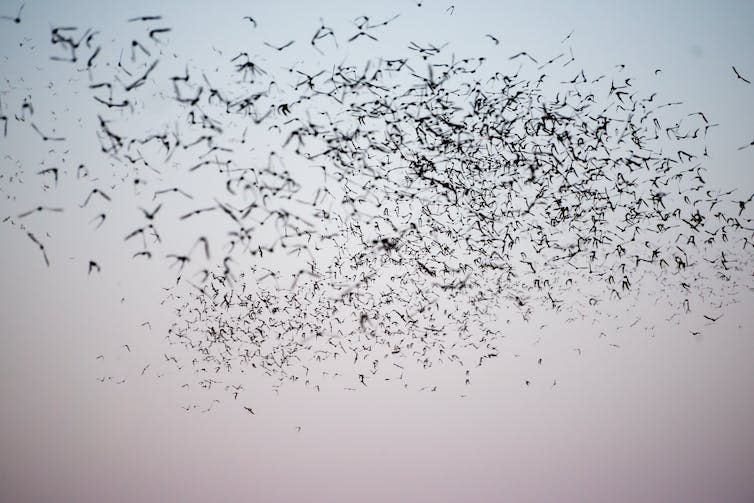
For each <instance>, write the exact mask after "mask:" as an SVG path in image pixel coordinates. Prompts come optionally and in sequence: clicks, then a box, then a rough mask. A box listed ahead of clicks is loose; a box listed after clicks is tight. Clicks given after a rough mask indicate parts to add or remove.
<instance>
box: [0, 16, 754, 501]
mask: <svg viewBox="0 0 754 503" xmlns="http://www.w3.org/2000/svg"><path fill="white" fill-rule="evenodd" d="M449 6H450V3H448V2H445V3H441V2H437V1H424V2H423V3H422V6H421V7H418V6H417V4H416V2H409V1H406V2H403V1H400V2H381V3H380V5H373V3H371V2H370V3H367V2H363V3H356V2H345V1H343V2H321V3H316V5H315V2H284V1H280V2H258V3H257V2H243V3H240V2H235V3H228V4H227V5H223V6H222V7H219V6H209V5H208V4H206V3H204V2H180V3H179V2H172V3H166V4H164V5H160V6H159V7H157V6H155V5H153V4H152V3H151V2H129V3H125V2H121V3H115V2H102V3H94V2H60V3H56V2H27V4H26V6H25V9H24V12H23V18H24V19H23V22H22V23H21V24H20V25H15V24H12V23H9V22H7V21H6V22H3V24H2V25H0V28H1V31H0V47H2V53H1V54H0V58H2V59H0V79H2V82H1V83H0V92H2V94H1V95H0V96H1V97H2V105H3V107H4V110H3V111H4V112H6V113H7V112H8V111H11V112H13V111H15V110H16V109H17V108H18V103H19V99H18V98H19V96H20V97H23V96H25V95H26V94H27V91H25V90H24V89H11V86H12V85H17V84H18V82H19V77H22V78H23V79H24V81H23V82H24V83H23V86H27V88H28V89H31V91H28V94H33V96H34V104H35V107H36V109H37V110H36V111H35V117H40V119H39V124H40V126H41V125H42V124H44V123H45V122H46V121H45V120H44V119H42V118H41V117H44V114H45V113H49V110H58V113H60V114H61V115H62V113H63V111H64V109H65V108H71V109H72V110H73V111H69V112H68V115H72V116H79V115H80V116H91V115H93V110H95V109H94V108H92V105H91V103H90V101H86V103H87V104H81V105H79V104H78V103H77V102H76V101H75V98H74V97H65V98H64V97H63V96H58V97H55V96H50V95H49V93H47V94H44V93H42V92H41V89H43V88H44V87H45V86H47V84H48V82H50V81H54V82H55V84H56V86H61V85H62V86H63V87H65V82H59V81H58V80H57V75H56V73H55V66H54V65H51V64H50V61H49V56H50V55H51V54H52V53H53V52H52V50H51V48H50V44H49V29H50V26H56V25H76V26H78V27H79V28H86V27H90V26H91V27H93V28H96V29H99V30H101V31H102V32H103V33H106V35H105V36H104V39H105V43H106V41H107V40H108V39H109V38H108V37H109V35H110V34H114V33H118V30H121V29H123V26H124V23H123V21H124V20H125V19H127V18H129V17H133V16H137V15H146V14H161V15H163V16H164V21H163V23H162V24H164V25H166V26H172V27H173V28H174V32H173V33H171V34H170V37H169V38H170V40H171V43H170V46H169V47H170V49H174V48H179V49H180V51H182V54H183V55H184V56H185V55H186V54H190V55H192V57H193V58H194V61H193V64H196V65H198V66H203V67H211V65H212V64H213V59H212V58H214V57H219V56H216V53H213V50H212V48H213V47H214V48H216V49H218V50H221V51H223V53H224V56H223V58H224V61H227V59H229V58H230V57H232V56H233V55H234V54H235V53H234V52H232V51H233V50H235V49H238V50H249V51H250V52H251V51H257V52H259V53H260V54H266V57H267V58H268V62H266V63H265V64H268V65H277V64H278V62H277V61H276V59H275V57H276V56H275V55H274V54H270V53H269V52H266V53H265V52H263V51H262V50H261V49H259V48H258V46H259V44H260V43H261V41H262V40H267V41H269V42H271V43H276V44H277V43H280V44H282V43H283V42H285V41H287V40H289V39H292V38H296V39H297V40H298V42H297V44H298V45H300V46H301V47H300V50H301V51H302V52H292V53H291V55H290V56H287V57H290V58H292V59H294V60H297V59H302V58H318V56H317V55H316V53H313V52H311V51H310V52H304V49H306V47H305V46H306V44H307V43H308V39H309V38H310V37H311V34H312V33H313V32H314V31H315V30H316V28H317V27H318V26H319V18H320V17H323V18H325V21H326V22H327V24H330V25H334V26H341V27H343V28H342V29H343V30H346V29H348V28H347V27H348V25H349V24H348V23H349V20H351V19H354V18H356V17H357V16H358V15H361V14H367V15H369V16H370V17H372V18H373V19H375V20H379V19H387V18H389V17H391V16H392V15H393V14H396V13H401V14H402V16H401V17H400V18H398V19H397V20H396V21H395V22H394V23H393V24H392V25H391V26H390V29H389V30H386V31H385V32H384V33H385V36H384V37H382V38H381V40H380V42H379V43H374V44H367V43H363V44H359V45H356V44H354V47H353V48H352V49H350V48H349V50H352V51H353V52H354V54H353V57H358V55H359V54H373V55H379V54H380V52H381V51H385V52H389V51H393V50H397V51H402V52H405V45H406V41H408V40H416V41H419V42H422V43H423V42H435V43H438V44H439V43H444V42H451V44H452V47H453V48H454V50H456V51H457V52H458V53H459V54H460V53H464V54H474V53H475V51H484V52H485V53H486V54H490V53H493V56H491V57H494V52H493V51H497V52H498V53H499V56H498V57H499V63H500V65H501V67H503V66H504V68H506V70H510V69H511V68H512V69H513V70H515V66H511V64H510V63H509V62H508V61H507V57H508V56H509V55H511V54H514V53H517V52H519V51H521V50H526V51H528V52H530V53H531V54H534V55H535V56H541V57H542V58H543V59H544V57H545V56H554V55H556V54H558V53H559V52H560V51H561V50H562V47H563V46H561V45H560V41H561V40H562V39H563V38H564V37H565V36H566V35H567V34H568V33H570V32H571V30H573V31H574V33H573V35H572V37H571V39H570V40H569V43H570V46H571V47H573V50H574V53H575V55H576V57H577V65H578V68H581V67H583V68H585V69H587V70H589V71H590V72H592V74H595V75H599V74H602V73H608V72H611V71H613V69H614V66H615V65H616V64H626V65H627V67H628V71H627V74H626V76H629V75H631V76H634V77H637V79H640V80H639V82H637V84H636V85H637V86H638V87H639V88H641V89H646V90H648V91H650V92H651V91H653V90H656V91H658V92H659V93H661V95H662V97H663V99H667V100H675V99H678V100H682V101H684V102H685V104H684V105H683V106H684V107H685V109H686V110H687V111H688V113H691V112H696V111H703V112H704V113H705V115H707V117H708V118H709V119H710V121H711V122H718V123H720V127H718V128H715V129H714V130H713V132H712V133H711V135H710V137H709V138H708V145H709V150H710V155H711V158H710V159H708V160H707V161H706V164H705V167H706V168H707V169H708V173H707V177H706V179H707V181H708V182H709V183H710V185H711V186H713V187H720V188H723V189H726V188H738V189H739V192H738V194H739V195H740V196H741V198H746V197H748V195H749V194H751V192H752V191H754V171H753V168H754V166H752V154H754V149H748V150H741V151H739V150H737V147H739V146H741V145H745V144H747V143H749V142H750V141H752V139H754V115H753V114H752V112H753V111H754V110H753V109H754V106H753V104H754V100H752V98H753V97H754V86H747V85H745V84H744V83H742V82H741V81H737V80H736V79H735V76H734V75H733V72H732V70H731V65H735V66H736V68H737V69H738V70H739V71H740V72H741V73H742V74H743V75H745V76H747V77H754V55H753V54H752V51H751V48H752V47H754V34H753V33H752V32H754V30H751V27H752V25H754V4H751V3H750V2H744V1H742V2H727V3H721V4H718V3H713V2H683V3H675V5H674V4H671V3H670V2H664V3H661V4H656V3H654V2H632V3H631V4H629V3H623V2H621V3H619V2H596V1H595V2H578V3H572V4H568V5H565V3H564V2H556V1H551V2H467V3H464V4H460V3H457V4H455V8H454V9H453V13H452V15H451V14H450V13H449V12H447V11H446V9H447V8H448V7H449ZM17 9H18V5H16V4H15V3H9V2H7V1H3V2H2V3H0V14H5V15H15V12H16V11H17ZM244 15H252V16H253V17H254V18H255V19H256V20H257V21H258V23H259V28H258V30H256V31H254V30H251V29H250V28H249V26H248V22H244V21H242V20H241V17H242V16H244ZM349 31H350V29H349ZM344 33H345V32H344ZM485 33H491V34H494V35H495V36H497V37H498V38H499V39H500V41H501V44H500V46H497V47H493V46H491V43H490V41H489V40H488V39H486V38H484V34H485ZM24 37H29V38H30V40H24ZM344 38H345V37H344V36H343V37H341V44H343V43H344V40H343V39H344ZM19 44H22V45H19ZM244 47H246V49H244ZM297 49H299V48H297ZM226 51H227V52H226ZM213 54H215V55H213ZM491 64H494V60H493V61H492V63H491ZM37 65H38V67H39V68H41V70H37V69H36V68H37ZM280 66H283V65H282V64H280ZM655 68H661V69H662V73H661V75H659V76H655V75H654V69H655ZM179 71H180V70H179ZM80 78H81V79H82V81H85V79H86V75H85V74H82V75H81V77H80ZM56 89H57V88H56ZM59 92H60V93H64V92H65V91H64V89H61V90H59ZM72 100H73V101H72ZM82 103H83V102H82ZM78 106H81V107H87V106H88V107H89V108H88V109H86V108H82V109H81V110H80V112H79V111H78V110H79V109H77V107H78ZM13 128H14V124H13V122H11V124H10V125H9V136H8V138H0V153H2V155H6V153H7V154H9V155H10V156H11V158H10V159H9V158H7V157H6V158H3V159H2V161H1V162H2V164H0V166H1V170H2V173H3V174H4V175H5V176H11V175H12V172H13V171H14V169H15V166H16V161H19V162H20V163H21V165H23V164H24V162H23V161H25V160H26V159H34V158H36V157H35V156H36V155H38V154H39V149H40V148H47V147H49V145H42V144H41V142H40V141H39V137H38V136H36V135H35V133H34V132H33V131H31V132H29V131H26V130H24V131H20V130H19V128H16V130H15V131H14V130H13ZM26 129H28V128H26ZM86 131H91V130H86ZM68 137H69V140H71V142H72V143H73V144H74V145H76V144H78V145H79V147H80V148H82V149H86V146H87V145H88V144H93V139H92V138H91V137H83V136H82V137H77V136H76V135H75V132H71V133H70V134H68ZM259 141H266V139H259ZM92 162H96V157H92ZM71 163H73V161H71ZM77 163H78V162H76V164H77ZM26 169H28V170H29V171H30V172H36V170H37V169H36V167H29V168H26ZM7 180H8V178H6V179H5V183H2V184H0V186H2V187H3V188H4V189H5V190H6V191H7V193H8V194H11V193H12V194H13V195H14V197H16V199H15V200H12V199H5V195H6V194H3V196H4V200H3V202H2V206H0V218H5V216H7V215H17V214H18V213H19V212H20V211H24V210H26V209H29V208H31V207H33V206H35V205H36V204H37V203H36V199H34V197H35V194H34V192H33V189H32V188H31V187H29V184H30V183H31V182H32V181H34V182H35V183H38V182H37V181H36V180H35V179H34V178H33V177H32V178H30V181H29V182H27V184H26V185H24V184H21V183H15V182H12V183H11V182H8V181H7ZM69 188H70V190H67V188H66V186H62V187H61V188H60V189H59V193H60V196H59V197H60V198H61V204H62V203H70V202H71V201H75V202H76V203H80V202H81V201H83V198H84V197H85V196H86V191H85V190H83V189H82V188H80V187H69ZM74 189H75V190H74ZM74 191H75V193H74ZM115 214H116V212H113V215H114V216H115ZM68 216H70V215H68ZM135 216H138V214H136V215H135ZM39 218H40V219H42V220H43V219H47V218H49V223H50V225H51V226H53V228H54V232H53V233H54V234H55V239H54V240H50V249H49V251H48V253H49V254H50V258H51V261H52V267H51V268H50V269H48V268H46V267H45V266H44V264H43V262H42V260H41V258H40V256H39V254H38V250H36V249H35V248H34V247H33V246H31V245H30V243H29V241H28V239H27V238H26V237H25V234H24V233H23V232H20V231H19V230H18V228H16V227H12V226H10V225H0V243H2V256H1V257H2V260H1V261H0V278H2V283H1V284H2V291H1V292H0V296H2V298H1V299H0V320H2V324H1V325H0V334H2V336H1V337H0V404H1V405H0V500H2V501H29V502H38V501H92V502H95V501H124V502H125V501H166V500H167V501H286V502H290V501H312V502H314V501H323V502H325V501H574V502H576V501H579V502H589V501H594V502H601V501H626V502H635V501H658V502H664V501H687V502H690V501H700V502H702V501H726V502H738V501H740V502H747V501H752V499H753V498H754V476H753V475H754V428H752V427H751V425H752V424H754V398H752V396H754V365H752V363H751V362H752V361H754V337H752V335H753V334H752V329H751V327H752V321H754V315H753V314H752V311H751V309H752V306H753V305H754V304H752V301H753V300H754V294H752V292H751V291H742V292H739V293H737V294H736V296H735V297H734V298H732V299H728V301H729V302H734V303H733V304H731V305H730V306H728V307H726V308H725V309H721V311H724V316H723V317H722V318H721V319H720V321H718V322H716V323H715V324H708V325H703V324H702V325H699V324H698V323H697V324H691V322H688V321H685V320H676V319H673V320H671V321H668V320H667V318H669V317H670V316H671V315H672V313H671V312H663V311H662V310H660V309H658V308H656V307H654V306H653V304H654V300H655V298H656V297H657V296H661V295H663V293H662V292H660V291H659V290H656V291H653V292H647V293H646V295H644V296H643V300H641V301H640V302H639V303H637V304H633V303H630V304H629V303H626V304H623V305H617V306H613V310H614V311H615V312H616V313H618V315H616V317H615V318H609V319H608V318H605V319H604V320H603V321H601V322H600V323H594V322H593V321H592V320H582V321H575V322H571V323H567V324H566V323H564V319H563V317H558V316H553V315H550V314H547V313H543V314H541V315H540V316H538V317H536V318H535V319H533V320H532V321H531V322H529V323H525V322H523V321H522V320H520V316H519V317H516V315H513V314H512V315H511V318H510V319H511V323H510V324H505V325H504V329H505V332H504V333H505V335H506V340H505V342H504V343H503V345H502V348H503V354H502V355H501V357H500V358H498V359H497V360H492V361H491V363H489V364H488V365H487V366H485V367H482V368H480V369H476V370H474V372H473V379H472V385H471V386H464V385H463V380H462V379H460V377H459V376H460V370H459V369H458V368H452V369H451V368H449V367H448V368H440V369H437V368H435V369H434V370H433V372H432V373H429V374H426V375H424V374H422V375H416V376H414V380H412V381H411V383H410V386H409V387H408V388H404V387H403V386H402V385H401V384H398V383H396V382H378V381H376V380H375V381H374V382H372V383H370V386H369V387H367V388H363V389H359V390H358V391H357V392H349V391H346V390H344V389H343V388H344V387H349V386H353V385H354V382H353V381H344V380H333V381H332V384H331V385H323V386H322V387H321V391H320V392H316V391H314V390H312V389H305V388H304V387H303V386H296V385H288V386H283V387H282V388H281V389H280V391H279V392H274V391H273V390H272V389H271V384H272V381H271V380H269V379H264V378H260V377H257V376H249V377H248V378H247V379H246V380H245V381H244V384H245V387H246V390H245V392H244V393H243V395H242V396H239V399H238V400H233V399H232V396H229V395H228V393H224V392H222V391H221V390H219V391H218V390H210V391H205V390H201V389H198V387H197V386H196V383H195V380H192V379H191V377H187V376H185V375H183V374H182V373H180V372H177V371H175V369H174V368H173V367H172V366H166V365H165V359H164V357H163V354H171V352H173V351H175V348H171V347H168V346H167V344H166V343H165V341H164V334H165V332H166V330H167V329H168V328H169V327H170V324H171V323H172V321H173V319H172V313H171V311H170V310H169V309H166V308H165V307H163V306H161V305H160V301H161V300H163V299H164V297H165V293H164V291H162V290H161V289H162V287H163V286H166V285H168V284H170V283H171V281H172V277H173V276H172V273H170V272H169V271H167V270H166V264H165V262H160V261H154V262H152V263H146V264H143V263H139V264H137V263H134V262H132V261H130V260H128V257H130V253H125V252H124V251H123V250H122V249H119V248H121V247H120V243H121V242H122V237H123V236H122V233H119V232H120V231H116V230H114V229H113V230H110V227H109V226H104V227H103V229H102V232H98V233H96V234H93V233H92V232H91V229H90V228H88V227H87V226H86V221H87V220H88V219H86V218H84V215H83V213H82V216H81V218H79V220H82V221H83V222H82V225H81V226H76V225H73V224H71V225H70V228H69V227H63V228H61V227H57V228H55V227H54V226H55V222H57V221H56V220H55V219H54V218H53V217H47V216H40V217H39ZM123 218H124V220H125V219H126V217H123ZM73 220H75V219H73ZM61 221H63V220H61ZM64 221H65V222H66V225H67V224H68V222H70V221H71V219H68V218H67V219H65V220H64ZM134 221H136V219H134ZM124 225H128V222H125V223H124ZM113 227H115V226H113ZM95 256H96V257H98V259H99V260H100V261H101V263H102V264H103V271H102V274H100V275H93V276H91V277H89V276H87V275H86V264H87V262H88V260H89V258H91V257H95ZM666 295H672V292H669V293H666ZM639 318H641V320H640V321H639V322H638V323H636V324H634V325H633V326H630V325H631V324H633V323H634V322H635V321H636V320H637V319H639ZM145 321H149V322H150V323H151V330H150V329H149V328H147V327H145V326H141V324H142V323H143V322H145ZM501 323H502V321H501ZM543 324H544V325H546V326H545V327H544V328H540V326H541V325H543ZM690 330H694V331H697V330H699V331H700V332H701V334H700V335H698V336H694V335H691V333H690ZM601 333H604V334H605V335H603V336H600V334H601ZM124 344H128V345H129V348H130V351H127V350H126V349H125V348H124V347H123V345H124ZM610 344H616V345H618V346H620V347H618V348H616V347H614V346H611V345H610ZM574 348H579V349H581V350H582V351H581V355H580V356H579V354H578V352H577V351H575V350H574ZM98 355H104V358H103V359H96V357H97V356H98ZM517 355H518V356H517ZM540 357H541V358H542V359H543V363H542V365H541V366H540V365H537V359H538V358H540ZM147 364H149V365H150V368H149V369H148V370H147V371H146V372H145V373H144V375H141V374H140V373H141V371H142V369H143V368H144V367H145V366H146V365H147ZM102 378H104V379H105V381H104V382H99V381H98V379H102ZM108 378H111V379H108ZM524 380H530V381H531V382H532V385H531V386H529V387H526V386H525V385H524ZM237 381H238V380H236V381H234V383H235V382H237ZM553 381H556V382H557V384H556V385H555V386H552V383H553ZM118 383H120V384H118ZM184 383H189V384H190V386H189V387H188V389H185V388H182V387H181V386H182V385H183V384H184ZM438 383H439V384H440V386H439V387H438V391H437V392H434V393H428V392H426V391H425V392H422V391H419V389H420V388H421V387H422V386H424V385H425V384H428V385H434V384H438ZM221 386H222V385H220V386H218V387H219V388H221ZM461 395H464V396H461ZM214 399H219V400H221V402H220V403H213V400H214ZM193 404H197V405H198V407H197V408H192V409H191V410H190V411H189V412H186V411H184V410H183V409H182V408H181V407H182V406H191V405H193ZM242 405H247V406H250V407H252V408H253V409H254V411H255V414H254V415H253V416H252V415H251V414H249V413H248V412H246V411H245V410H244V409H243V408H242ZM210 406H211V410H210V411H209V412H206V413H202V410H205V409H207V408H209V407H210ZM299 426H300V427H301V431H297V427H299Z"/></svg>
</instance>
